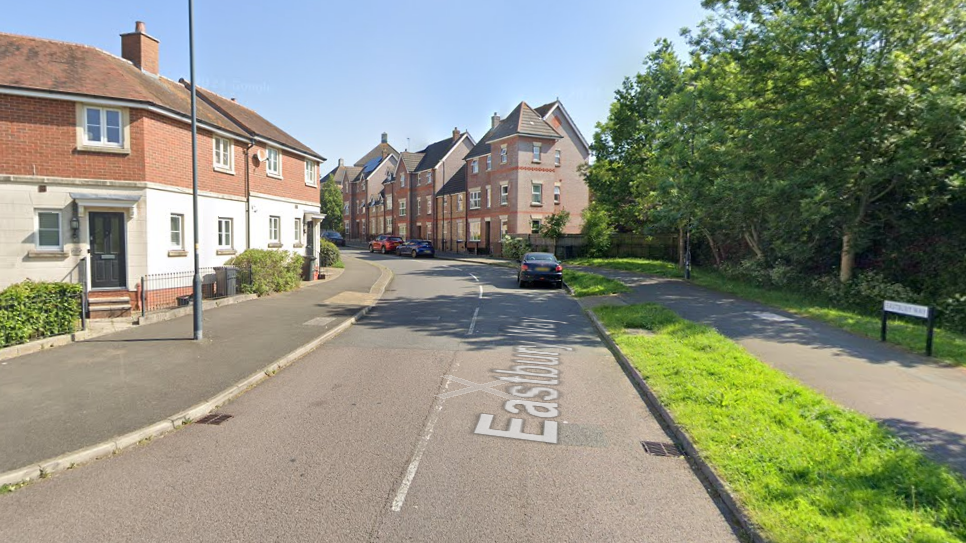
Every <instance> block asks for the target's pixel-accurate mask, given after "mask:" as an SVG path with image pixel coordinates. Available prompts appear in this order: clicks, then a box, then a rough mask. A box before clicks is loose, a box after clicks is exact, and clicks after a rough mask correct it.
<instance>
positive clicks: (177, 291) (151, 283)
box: [141, 266, 252, 311]
mask: <svg viewBox="0 0 966 543" xmlns="http://www.w3.org/2000/svg"><path fill="white" fill-rule="evenodd" d="M200 273H201V297H202V299H205V300H213V299H217V298H224V297H226V296H234V295H236V294H238V293H240V292H244V290H245V287H246V286H250V285H251V284H252V270H251V266H248V267H245V268H240V267H238V266H215V267H210V268H201V269H200ZM193 296H194V271H183V272H172V273H154V274H148V275H145V276H144V277H143V279H142V280H141V300H142V305H143V307H144V311H157V310H160V309H170V308H173V307H181V306H186V305H190V304H191V299H192V297H193Z"/></svg>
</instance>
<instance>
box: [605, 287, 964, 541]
mask: <svg viewBox="0 0 966 543" xmlns="http://www.w3.org/2000/svg"><path fill="white" fill-rule="evenodd" d="M594 312H595V313H596V314H597V315H598V316H599V317H600V319H601V321H602V322H603V323H604V325H605V326H606V327H607V328H608V330H609V331H610V333H611V334H612V335H613V336H614V339H615V341H616V342H617V344H618V345H619V346H620V348H621V350H622V351H623V352H624V353H625V354H626V355H627V356H628V358H629V359H630V360H631V362H632V364H633V365H634V366H635V367H636V368H637V369H638V371H640V373H641V375H642V376H643V377H644V379H645V380H646V381H647V383H648V385H649V386H650V387H651V388H652V389H653V390H654V392H655V393H656V394H657V396H658V397H659V399H660V401H661V403H662V404H663V405H664V406H665V407H667V408H668V410H669V411H670V412H671V413H672V414H673V416H674V418H675V420H676V421H677V422H678V424H680V425H681V426H682V427H683V428H685V429H686V430H685V431H686V432H687V433H688V434H689V435H690V437H691V439H692V441H693V442H694V444H695V446H696V447H697V448H698V450H699V451H701V453H702V456H703V457H704V458H705V459H706V460H707V461H708V463H709V464H711V465H712V466H713V468H714V469H715V471H716V472H717V473H718V475H720V476H721V477H722V478H723V479H724V480H725V481H726V482H727V483H728V484H729V485H730V486H731V488H732V489H733V490H734V492H735V493H736V494H737V495H738V498H739V501H740V502H741V503H742V504H743V505H744V507H745V509H746V510H747V511H748V513H749V516H750V518H751V520H752V522H754V523H755V524H757V525H758V526H760V527H761V529H762V531H763V535H764V536H765V539H767V540H769V541H774V542H775V543H785V542H788V543H799V542H804V541H822V542H843V543H844V542H856V541H869V542H871V541H876V542H882V543H891V542H896V543H899V542H906V541H920V542H940V541H950V542H951V541H962V540H963V539H964V538H966V481H964V480H963V478H962V477H960V476H958V475H956V474H955V473H953V472H952V471H951V470H949V469H948V468H946V467H944V466H940V465H938V464H936V463H935V462H932V461H930V460H928V459H926V458H925V457H924V456H923V455H922V453H920V452H918V451H917V450H915V449H913V448H912V447H910V446H909V445H906V444H905V443H903V442H902V441H901V440H899V439H898V438H896V437H895V436H894V435H892V434H890V433H889V432H888V431H887V430H885V429H884V428H883V427H881V426H879V425H878V424H876V423H875V422H874V421H872V420H870V419H868V418H865V417H863V416H861V415H859V414H857V413H855V412H853V411H849V410H847V409H844V408H842V407H839V406H838V405H836V404H834V403H832V402H831V401H829V400H827V399H826V398H825V397H824V396H822V395H821V394H819V393H817V392H814V391H812V390H811V389H808V388H807V387H804V386H802V385H801V384H799V383H798V382H797V381H795V380H794V379H792V378H790V377H788V376H786V375H785V374H783V373H781V372H780V371H777V370H775V369H773V368H771V367H769V366H767V365H765V364H763V363H761V362H760V361H759V360H757V359H756V358H754V357H753V356H751V355H750V354H748V352H746V351H745V350H744V349H743V348H741V347H740V346H738V345H736V344H735V343H733V342H732V341H730V340H728V339H727V338H725V337H724V336H721V335H720V334H718V333H717V332H716V331H715V330H714V329H712V328H710V327H707V326H703V325H699V324H695V323H692V322H688V321H685V320H683V319H681V318H679V317H678V316H677V315H675V314H674V313H673V312H671V311H669V310H667V309H665V308H663V307H661V306H658V305H656V304H643V305H633V306H604V307H598V308H596V309H594ZM627 329H643V330H649V331H651V332H652V334H649V335H640V334H628V333H627Z"/></svg>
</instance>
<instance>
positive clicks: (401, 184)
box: [399, 173, 406, 189]
mask: <svg viewBox="0 0 966 543" xmlns="http://www.w3.org/2000/svg"><path fill="white" fill-rule="evenodd" d="M399 188H401V189H404V188H406V174H405V173H403V174H402V175H400V176H399Z"/></svg>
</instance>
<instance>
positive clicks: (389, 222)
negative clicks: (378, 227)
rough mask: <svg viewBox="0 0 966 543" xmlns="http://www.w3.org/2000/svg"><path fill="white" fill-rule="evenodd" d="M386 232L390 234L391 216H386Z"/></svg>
mask: <svg viewBox="0 0 966 543" xmlns="http://www.w3.org/2000/svg"><path fill="white" fill-rule="evenodd" d="M386 232H388V233H390V234H392V215H386Z"/></svg>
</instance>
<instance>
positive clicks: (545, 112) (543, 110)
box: [534, 100, 590, 152]
mask: <svg viewBox="0 0 966 543" xmlns="http://www.w3.org/2000/svg"><path fill="white" fill-rule="evenodd" d="M555 109H559V110H560V112H561V113H563V116H564V118H565V119H567V123H568V124H569V125H570V128H572V129H573V130H574V133H576V134H577V138H578V139H580V143H582V144H583V145H584V148H585V149H587V151H588V152H590V144H588V143H587V140H586V139H584V135H583V134H582V133H581V132H580V129H579V128H577V124H576V123H575V122H574V120H573V119H572V118H571V117H570V113H568V112H567V108H565V107H564V105H563V102H561V101H560V100H554V101H553V102H550V103H549V104H544V105H542V106H540V107H538V108H534V111H536V112H537V113H539V114H540V116H541V117H543V120H545V121H546V120H547V118H548V117H550V114H551V113H553V111H554V110H555Z"/></svg>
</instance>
